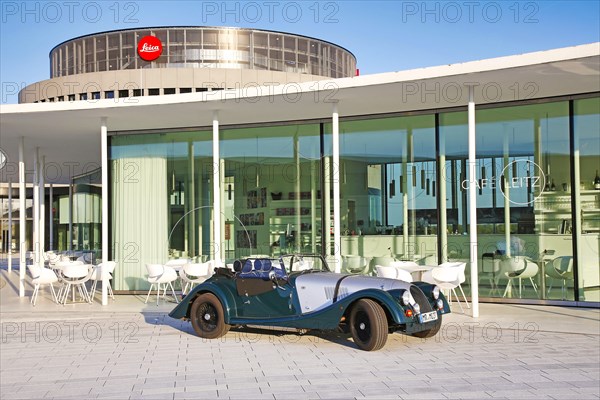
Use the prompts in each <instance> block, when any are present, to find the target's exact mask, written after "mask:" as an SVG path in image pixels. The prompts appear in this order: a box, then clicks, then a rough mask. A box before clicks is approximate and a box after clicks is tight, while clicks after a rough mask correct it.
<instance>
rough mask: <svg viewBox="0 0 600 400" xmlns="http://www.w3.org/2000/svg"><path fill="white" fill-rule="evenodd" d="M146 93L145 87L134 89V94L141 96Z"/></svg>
mask: <svg viewBox="0 0 600 400" xmlns="http://www.w3.org/2000/svg"><path fill="white" fill-rule="evenodd" d="M143 95H144V89H133V96H134V97H139V96H143Z"/></svg>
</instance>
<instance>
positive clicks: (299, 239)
mask: <svg viewBox="0 0 600 400" xmlns="http://www.w3.org/2000/svg"><path fill="white" fill-rule="evenodd" d="M294 163H295V164H296V184H295V187H294V191H295V192H296V204H295V205H294V208H295V209H296V251H298V252H300V253H301V252H302V229H301V227H302V214H301V212H300V210H301V204H302V203H301V200H300V143H299V141H298V133H297V132H296V134H295V135H294ZM257 168H258V167H257Z"/></svg>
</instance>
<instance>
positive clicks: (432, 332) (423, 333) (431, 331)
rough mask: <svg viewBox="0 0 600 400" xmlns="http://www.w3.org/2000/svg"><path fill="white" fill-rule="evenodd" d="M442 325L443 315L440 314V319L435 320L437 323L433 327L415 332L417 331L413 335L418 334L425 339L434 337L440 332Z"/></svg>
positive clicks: (417, 335)
mask: <svg viewBox="0 0 600 400" xmlns="http://www.w3.org/2000/svg"><path fill="white" fill-rule="evenodd" d="M441 326H442V316H441V315H438V319H437V320H436V321H435V324H434V325H433V327H432V328H431V329H427V330H426V331H421V332H415V333H413V336H416V337H418V338H423V339H425V338H430V337H433V336H435V335H436V334H437V333H438V331H439V330H440V328H441Z"/></svg>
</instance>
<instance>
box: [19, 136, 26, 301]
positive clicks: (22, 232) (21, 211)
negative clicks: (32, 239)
mask: <svg viewBox="0 0 600 400" xmlns="http://www.w3.org/2000/svg"><path fill="white" fill-rule="evenodd" d="M24 147H25V139H24V138H21V140H20V141H19V297H24V296H25V285H24V282H25V268H26V266H25V265H26V260H25V253H26V252H27V243H26V239H25V231H26V230H27V226H26V224H27V222H26V220H25V214H26V212H27V210H26V209H25V156H24Z"/></svg>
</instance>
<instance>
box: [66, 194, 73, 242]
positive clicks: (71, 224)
mask: <svg viewBox="0 0 600 400" xmlns="http://www.w3.org/2000/svg"><path fill="white" fill-rule="evenodd" d="M67 250H69V252H70V251H71V250H73V184H72V183H70V184H69V234H68V235H67Z"/></svg>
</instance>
